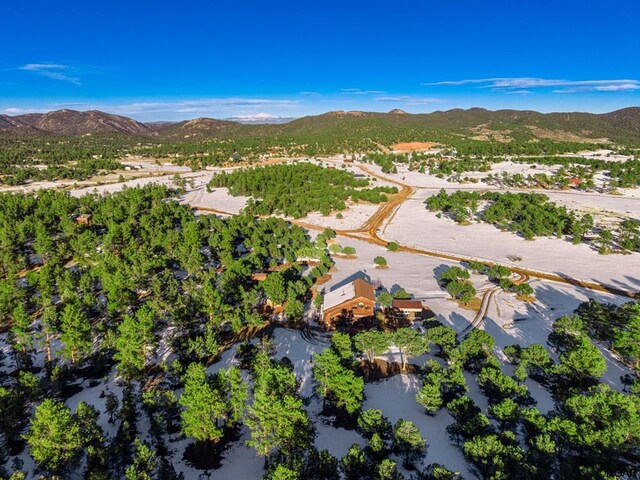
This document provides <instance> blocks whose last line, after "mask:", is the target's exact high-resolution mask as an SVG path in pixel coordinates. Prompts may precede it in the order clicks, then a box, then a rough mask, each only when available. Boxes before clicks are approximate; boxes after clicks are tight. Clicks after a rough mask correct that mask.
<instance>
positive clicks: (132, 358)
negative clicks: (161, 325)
mask: <svg viewBox="0 0 640 480" xmlns="http://www.w3.org/2000/svg"><path fill="white" fill-rule="evenodd" d="M154 317H155V314H154V313H153V310H151V309H150V308H149V307H147V306H143V307H141V308H140V309H139V310H138V311H137V312H136V314H135V316H129V315H125V316H124V317H123V319H122V323H121V324H120V325H119V326H118V334H119V335H118V338H117V340H116V350H117V352H116V354H115V355H114V357H113V358H114V359H116V360H117V361H118V362H119V363H118V370H119V371H120V373H121V374H122V376H123V377H124V378H126V379H127V380H131V379H133V378H139V377H141V376H142V375H143V374H144V369H145V367H146V363H147V355H148V352H149V349H150V348H151V347H152V345H153V343H154V341H155V335H154V334H153V324H154Z"/></svg>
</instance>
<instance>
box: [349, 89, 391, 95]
mask: <svg viewBox="0 0 640 480" xmlns="http://www.w3.org/2000/svg"><path fill="white" fill-rule="evenodd" d="M340 93H341V94H342V95H380V94H383V93H386V92H385V91H383V90H362V89H360V88H342V89H340Z"/></svg>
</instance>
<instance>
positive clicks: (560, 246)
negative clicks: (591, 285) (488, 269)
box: [380, 191, 640, 291]
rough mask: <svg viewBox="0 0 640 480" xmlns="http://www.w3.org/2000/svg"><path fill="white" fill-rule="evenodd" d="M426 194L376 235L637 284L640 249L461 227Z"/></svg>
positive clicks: (485, 227) (573, 274) (621, 283)
mask: <svg viewBox="0 0 640 480" xmlns="http://www.w3.org/2000/svg"><path fill="white" fill-rule="evenodd" d="M430 193H433V192H425V191H418V192H416V194H415V195H414V196H413V197H412V198H410V199H409V200H407V201H406V202H405V203H404V204H403V205H402V206H401V207H400V208H399V209H398V211H397V213H396V215H395V216H394V217H393V219H392V220H391V222H389V223H388V224H387V225H386V226H385V227H383V228H382V231H381V233H380V236H381V237H382V238H385V239H387V240H396V241H398V242H400V243H401V244H404V245H409V246H413V247H418V248H424V249H429V250H435V251H441V252H451V253H456V254H459V255H464V256H469V257H475V258H478V259H480V260H490V261H494V262H499V263H502V264H505V265H518V266H523V267H529V268H532V269H536V270H540V271H544V272H550V273H557V274H562V275H567V276H569V277H572V278H576V279H581V280H588V281H594V282H602V283H605V284H610V285H613V286H616V287H621V288H624V289H628V290H632V291H635V290H638V289H640V279H639V278H638V277H639V274H640V254H637V253H633V254H629V255H624V256H623V255H600V254H598V253H597V251H595V250H594V249H593V248H592V247H590V246H589V245H586V244H580V245H573V244H571V242H569V241H566V240H562V239H557V238H538V239H536V240H525V239H523V238H521V237H519V236H517V235H515V234H513V233H510V232H501V231H500V230H499V229H497V228H496V227H494V226H493V225H489V224H484V223H474V224H472V225H468V226H461V225H458V224H456V223H455V222H454V221H453V220H450V219H448V218H444V217H443V218H437V217H436V213H435V212H429V211H427V210H426V208H425V205H424V199H425V198H426V197H427V196H428V195H429V194H430ZM622 208H624V207H622ZM508 255H516V256H519V257H521V258H522V261H520V262H516V263H514V262H512V261H510V260H509V259H508V258H507V256H508Z"/></svg>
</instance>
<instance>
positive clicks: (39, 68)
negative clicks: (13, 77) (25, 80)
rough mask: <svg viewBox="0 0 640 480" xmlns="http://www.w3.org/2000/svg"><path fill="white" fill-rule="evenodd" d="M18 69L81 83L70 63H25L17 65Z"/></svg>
mask: <svg viewBox="0 0 640 480" xmlns="http://www.w3.org/2000/svg"><path fill="white" fill-rule="evenodd" d="M18 70H22V71H25V72H31V73H33V74H36V75H40V76H41V77H46V78H50V79H52V80H59V81H61V82H69V83H72V84H74V85H81V82H80V77H78V74H77V70H76V69H75V68H74V67H72V66H70V65H64V64H62V63H27V64H26V65H22V66H21V67H18Z"/></svg>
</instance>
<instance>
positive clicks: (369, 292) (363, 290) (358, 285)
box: [353, 278, 376, 302]
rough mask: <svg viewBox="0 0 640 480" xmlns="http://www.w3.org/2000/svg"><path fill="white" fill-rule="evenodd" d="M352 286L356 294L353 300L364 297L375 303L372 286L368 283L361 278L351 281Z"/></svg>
mask: <svg viewBox="0 0 640 480" xmlns="http://www.w3.org/2000/svg"><path fill="white" fill-rule="evenodd" d="M353 286H354V288H355V293H356V294H355V297H354V298H357V297H365V298H368V299H369V300H373V301H374V302H375V300H376V294H375V292H374V290H373V285H371V284H370V283H369V282H365V281H364V280H362V279H361V278H357V279H355V280H354V281H353Z"/></svg>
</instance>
